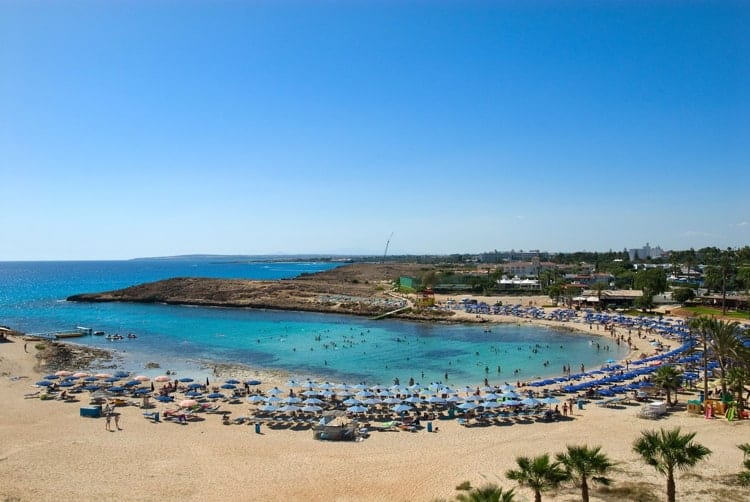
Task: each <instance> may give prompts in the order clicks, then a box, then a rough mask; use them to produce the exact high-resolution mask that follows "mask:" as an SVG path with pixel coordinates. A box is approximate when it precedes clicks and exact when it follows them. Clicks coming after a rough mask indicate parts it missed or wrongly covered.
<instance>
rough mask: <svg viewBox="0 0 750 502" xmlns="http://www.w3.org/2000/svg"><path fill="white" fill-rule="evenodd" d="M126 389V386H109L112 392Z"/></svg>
mask: <svg viewBox="0 0 750 502" xmlns="http://www.w3.org/2000/svg"><path fill="white" fill-rule="evenodd" d="M125 390H126V389H125V387H121V386H118V385H116V386H114V387H110V388H109V391H110V392H125Z"/></svg>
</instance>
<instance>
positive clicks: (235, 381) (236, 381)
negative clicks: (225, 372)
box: [224, 378, 249, 385]
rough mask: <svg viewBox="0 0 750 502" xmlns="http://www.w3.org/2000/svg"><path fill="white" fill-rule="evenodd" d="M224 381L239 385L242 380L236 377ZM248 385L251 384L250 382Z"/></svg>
mask: <svg viewBox="0 0 750 502" xmlns="http://www.w3.org/2000/svg"><path fill="white" fill-rule="evenodd" d="M224 383H228V384H230V385H238V384H240V383H241V382H240V381H239V380H235V379H234V378H230V379H229V380H227V381H226V382H224ZM248 385H249V384H248Z"/></svg>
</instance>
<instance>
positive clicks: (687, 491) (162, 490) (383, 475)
mask: <svg viewBox="0 0 750 502" xmlns="http://www.w3.org/2000/svg"><path fill="white" fill-rule="evenodd" d="M29 346H30V347H31V344H29ZM30 350H31V349H30ZM34 362H35V361H34V358H33V354H25V353H24V351H23V342H22V341H20V340H19V341H16V342H15V343H4V344H0V374H1V375H2V376H1V377H0V400H1V402H2V403H3V405H2V409H1V411H0V480H2V482H0V498H2V499H4V500H23V501H26V500H28V501H32V500H33V501H44V500H55V501H58V500H178V499H179V500H196V501H197V500H200V501H203V500H306V501H318V500H319V501H331V500H336V501H346V500H357V501H359V500H382V501H420V500H423V501H429V500H432V499H435V498H438V497H445V498H448V497H452V496H454V495H455V494H456V493H457V492H456V491H455V490H454V487H455V486H456V485H458V484H459V483H461V482H462V481H465V480H469V481H471V482H472V484H473V485H475V486H478V485H481V484H483V483H484V482H486V481H491V482H496V483H498V484H500V485H501V486H503V487H506V488H511V487H514V486H515V483H514V482H511V481H509V480H506V479H505V478H504V474H503V473H504V472H505V470H507V469H509V468H513V467H514V466H515V462H514V459H515V457H516V456H517V455H537V454H542V453H545V452H549V453H556V452H559V451H562V450H563V449H564V448H565V445H566V444H579V443H588V444H590V445H602V446H603V448H604V451H605V453H607V454H608V455H609V456H610V457H611V458H612V459H613V460H615V461H617V462H619V463H620V464H619V472H617V473H616V474H614V475H613V477H614V478H615V480H616V484H615V486H621V487H622V486H624V485H627V484H632V483H646V486H647V488H648V487H651V489H652V490H653V493H655V494H656V495H657V496H658V498H659V499H663V498H664V490H665V482H664V479H663V478H662V477H660V476H658V475H657V474H656V473H655V471H654V470H653V469H652V468H650V467H646V466H644V465H643V464H642V463H641V462H640V461H639V460H638V459H637V457H636V455H635V454H634V453H632V451H631V448H632V442H633V440H634V439H636V438H637V437H638V435H639V432H640V431H641V430H642V429H646V428H658V427H674V426H681V427H682V428H683V429H684V430H686V431H696V432H697V433H698V435H697V440H698V441H699V442H701V443H703V444H705V445H707V446H708V447H710V448H711V449H712V450H713V451H714V454H713V455H712V456H711V457H710V459H709V461H707V462H704V463H702V464H701V465H700V466H699V468H698V469H696V470H695V471H694V472H695V473H696V474H697V475H693V474H687V475H680V476H679V477H678V481H677V490H678V500H722V501H731V500H738V501H739V500H750V491H749V490H747V489H738V488H731V489H730V488H727V487H726V486H725V485H724V484H723V481H725V480H726V479H728V478H731V475H733V474H734V473H736V472H738V471H739V470H740V468H741V462H742V452H741V451H740V450H739V449H737V448H736V445H737V444H738V443H742V442H748V441H750V429H749V427H750V422H749V421H743V422H733V423H730V422H727V421H726V420H712V421H710V420H705V419H703V418H699V417H696V416H691V415H688V414H687V413H686V412H677V413H674V414H672V415H671V416H669V417H668V418H666V419H662V420H659V421H649V420H644V419H641V418H637V417H636V409H637V407H626V408H624V409H602V408H598V407H596V406H593V405H587V407H586V409H585V410H584V411H579V410H575V415H574V416H573V420H571V421H567V422H555V423H529V424H522V423H515V424H513V425H509V426H491V427H486V428H480V427H474V428H465V427H461V426H459V425H458V424H457V423H456V422H455V421H447V420H446V421H437V422H434V425H435V426H437V427H439V431H438V432H436V433H427V432H426V431H421V432H417V433H409V432H375V433H373V434H372V435H371V436H370V437H369V438H368V439H366V440H364V441H362V442H356V443H355V442H351V443H349V442H347V443H341V442H339V443H334V442H323V441H315V440H313V438H312V432H310V431H298V432H295V431H291V430H271V429H269V428H267V427H263V428H262V432H263V434H261V435H258V434H255V433H254V427H252V426H247V425H230V426H225V425H222V424H221V418H220V416H218V415H205V418H206V420H205V421H203V422H194V423H190V424H189V425H186V426H180V425H177V424H174V423H164V422H162V423H159V424H155V423H151V422H150V421H147V420H145V419H144V418H143V417H142V416H141V411H142V410H140V409H138V408H136V407H132V406H127V407H122V408H118V410H119V411H120V412H121V417H122V420H121V426H122V428H123V430H122V431H117V432H107V431H105V421H104V419H90V418H82V417H79V407H80V406H81V405H86V404H87V403H64V402H61V401H40V400H39V399H24V397H23V396H24V394H25V393H28V392H31V391H34V390H35V389H34V388H33V387H32V385H33V383H34V382H35V381H37V380H38V379H39V378H40V375H39V374H37V373H35V372H34V371H33V369H32V368H33V365H34ZM11 376H27V377H28V378H23V379H11V378H10V377H11ZM271 383H273V382H271ZM276 383H278V384H283V382H276ZM687 398H688V396H685V395H681V396H680V400H681V401H683V402H684V401H685V400H686V399H687ZM223 406H224V407H225V408H227V409H230V410H232V416H238V415H246V414H248V411H249V408H250V407H249V405H247V404H241V405H228V404H225V405H223ZM163 408H164V407H163V406H162V405H158V406H157V408H155V410H157V411H161V410H162V409H163ZM517 492H519V493H520V494H521V495H522V497H519V498H520V500H524V499H529V500H530V499H532V498H533V496H532V494H531V492H530V491H528V490H524V489H521V490H519V489H517ZM607 497H609V498H607ZM607 497H604V496H600V495H598V494H597V492H596V491H594V493H593V494H592V500H616V499H619V500H623V499H627V497H623V496H613V495H609V496H607ZM579 499H580V496H579V494H578V491H577V490H576V489H574V488H567V489H564V490H561V491H560V492H559V494H558V495H557V496H556V497H552V496H551V495H545V500H565V501H572V500H579Z"/></svg>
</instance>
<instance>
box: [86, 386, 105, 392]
mask: <svg viewBox="0 0 750 502" xmlns="http://www.w3.org/2000/svg"><path fill="white" fill-rule="evenodd" d="M100 388H101V387H99V386H98V385H86V386H85V387H84V388H83V390H87V391H89V392H96V391H97V390H99V389H100Z"/></svg>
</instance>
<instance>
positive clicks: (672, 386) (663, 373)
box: [652, 365, 682, 406]
mask: <svg viewBox="0 0 750 502" xmlns="http://www.w3.org/2000/svg"><path fill="white" fill-rule="evenodd" d="M652 380H653V382H654V383H655V384H656V385H657V386H658V387H660V388H661V389H663V390H664V391H665V392H666V393H667V405H668V406H672V391H674V392H675V393H677V389H678V388H680V387H681V386H682V372H681V371H680V370H678V369H677V368H675V367H674V366H671V365H664V366H661V367H659V369H658V370H656V373H654V376H653V378H652Z"/></svg>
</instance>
